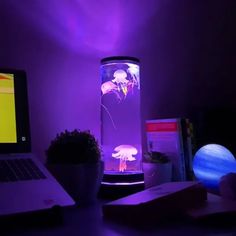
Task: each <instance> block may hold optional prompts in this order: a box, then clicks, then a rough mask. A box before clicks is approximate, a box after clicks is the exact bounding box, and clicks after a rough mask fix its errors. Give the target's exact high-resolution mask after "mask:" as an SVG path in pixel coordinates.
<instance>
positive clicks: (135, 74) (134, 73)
mask: <svg viewBox="0 0 236 236" xmlns="http://www.w3.org/2000/svg"><path fill="white" fill-rule="evenodd" d="M127 65H128V66H129V68H128V69H127V72H128V73H129V74H130V75H131V77H132V79H133V83H134V84H135V85H137V86H138V89H140V81H139V67H138V66H137V65H134V64H131V63H127Z"/></svg>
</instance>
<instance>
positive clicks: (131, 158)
mask: <svg viewBox="0 0 236 236" xmlns="http://www.w3.org/2000/svg"><path fill="white" fill-rule="evenodd" d="M100 75H101V83H102V84H101V144H102V151H103V160H104V165H105V166H104V168H105V169H104V171H105V174H109V173H110V174H129V173H130V174H133V173H138V172H142V165H141V161H142V145H141V114H140V73H139V60H138V59H137V58H133V57H120V56H119V57H107V58H104V59H102V60H101V68H100Z"/></svg>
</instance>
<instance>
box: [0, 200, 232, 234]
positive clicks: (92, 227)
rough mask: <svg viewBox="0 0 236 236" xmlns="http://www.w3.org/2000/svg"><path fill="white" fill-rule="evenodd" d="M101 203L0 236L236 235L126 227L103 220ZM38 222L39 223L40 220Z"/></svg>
mask: <svg viewBox="0 0 236 236" xmlns="http://www.w3.org/2000/svg"><path fill="white" fill-rule="evenodd" d="M103 203H104V201H98V202H97V203H96V204H94V205H92V206H84V207H79V206H77V207H72V208H67V209H62V214H63V221H62V222H61V223H58V224H51V225H50V224H48V225H44V226H42V225H38V226H37V225H34V226H32V225H30V222H25V224H24V225H22V227H16V228H15V229H14V225H12V226H11V229H6V230H5V231H4V232H1V231H2V230H0V235H13V236H14V235H17V236H19V235H25V236H27V235H29V236H32V235H34V236H41V235H42V236H49V235H50V236H53V235H55V236H61V235H66V236H73V235H76V236H78V235H79V236H90V235H91V236H94V235H95V236H96V235H98V236H100V235H101V236H118V235H140V236H142V235H145V236H147V235H158V236H159V235H165V236H166V235H191V236H192V235H209V234H210V235H220V234H224V235H225V234H226V233H227V234H230V233H234V232H235V231H236V226H233V227H228V228H226V227H222V228H221V227H217V225H216V226H208V225H207V226H206V225H199V224H196V223H195V222H192V221H189V220H178V221H176V222H166V223H165V224H163V225H160V224H158V222H157V224H156V225H153V226H152V227H150V226H145V225H143V226H142V227H140V225H137V226H132V227H131V226H128V225H126V224H122V223H121V221H120V222H119V223H117V222H115V221H108V220H104V219H103V216H102V205H103ZM39 221H40V219H39Z"/></svg>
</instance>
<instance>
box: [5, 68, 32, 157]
mask: <svg viewBox="0 0 236 236" xmlns="http://www.w3.org/2000/svg"><path fill="white" fill-rule="evenodd" d="M30 151H31V141H30V126H29V112H28V94H27V78H26V73H25V71H23V70H13V69H0V154H1V153H22V152H30Z"/></svg>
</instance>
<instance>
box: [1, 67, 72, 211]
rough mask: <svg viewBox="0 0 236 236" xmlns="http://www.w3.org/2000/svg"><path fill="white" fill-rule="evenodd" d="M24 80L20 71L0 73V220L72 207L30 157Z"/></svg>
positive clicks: (60, 188) (59, 188)
mask: <svg viewBox="0 0 236 236" xmlns="http://www.w3.org/2000/svg"><path fill="white" fill-rule="evenodd" d="M26 80H27V78H26V73H25V71H23V70H13V69H0V196H1V200H0V216H10V215H15V214H18V213H28V212H35V211H40V210H47V209H52V208H53V207H54V206H61V207H66V206H72V205H74V204H75V202H74V200H73V199H72V198H71V197H70V196H69V194H68V193H67V192H66V191H65V190H64V189H63V188H62V187H61V185H60V184H59V183H58V182H57V181H56V180H55V178H54V177H53V176H52V175H51V174H50V173H49V171H48V170H47V169H46V168H45V167H44V165H43V164H42V162H41V161H40V160H39V159H37V157H35V156H34V155H33V154H32V153H31V139H30V126H29V112H28V96H27V81H26Z"/></svg>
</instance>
